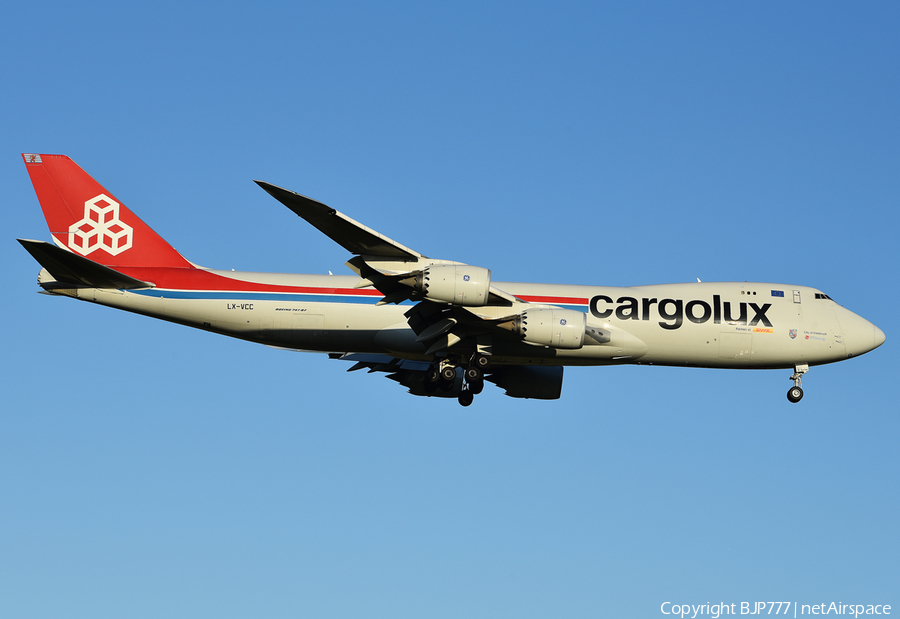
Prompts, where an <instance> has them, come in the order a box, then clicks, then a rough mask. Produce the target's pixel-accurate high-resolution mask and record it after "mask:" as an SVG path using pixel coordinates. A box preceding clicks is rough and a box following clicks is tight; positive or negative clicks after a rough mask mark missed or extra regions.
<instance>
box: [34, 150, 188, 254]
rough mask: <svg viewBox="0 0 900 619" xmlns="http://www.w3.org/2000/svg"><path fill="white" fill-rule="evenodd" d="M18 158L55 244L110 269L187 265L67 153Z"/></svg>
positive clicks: (171, 248)
mask: <svg viewBox="0 0 900 619" xmlns="http://www.w3.org/2000/svg"><path fill="white" fill-rule="evenodd" d="M22 157H23V158H24V159H25V167H26V168H28V174H29V175H30V176H31V183H32V184H33V185H34V191H35V193H36V194H37V197H38V200H39V201H40V203H41V208H42V209H43V211H44V218H45V219H46V220H47V225H48V226H49V227H50V234H52V235H53V240H54V241H55V242H56V244H57V245H59V246H61V247H65V248H67V249H70V250H72V251H73V252H75V253H77V254H80V255H82V256H85V257H86V258H89V259H91V260H93V261H95V262H99V263H100V264H103V265H106V266H110V267H129V266H133V267H146V266H153V267H191V266H192V265H191V263H190V262H188V261H187V260H185V259H184V257H183V256H182V255H181V254H179V253H178V252H177V251H176V250H175V248H173V247H172V246H171V245H169V244H168V243H167V242H166V241H165V240H164V239H163V238H162V237H161V236H159V235H158V234H156V232H154V231H153V230H152V229H151V228H150V226H148V225H147V224H145V223H144V222H143V221H141V220H140V218H138V216H137V215H135V214H134V213H132V212H131V211H130V210H128V207H126V206H125V205H124V204H122V203H121V202H120V201H119V200H118V199H117V198H116V197H115V196H113V194H112V193H110V192H109V191H107V190H106V189H104V188H103V186H101V185H100V183H98V182H97V181H95V180H94V179H93V178H91V177H90V175H88V174H87V172H85V171H84V170H82V169H81V168H80V167H78V164H76V163H75V162H74V161H72V160H71V159H69V158H68V157H66V156H64V155H31V154H23V155H22Z"/></svg>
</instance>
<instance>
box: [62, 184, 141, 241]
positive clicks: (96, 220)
mask: <svg viewBox="0 0 900 619" xmlns="http://www.w3.org/2000/svg"><path fill="white" fill-rule="evenodd" d="M132 237H133V230H132V228H131V226H129V225H128V224H126V223H123V222H122V221H121V220H120V219H119V203H118V202H116V201H115V200H113V199H112V198H110V197H109V196H107V195H106V194H104V193H101V194H100V195H98V196H95V197H93V198H91V199H90V200H88V201H87V202H85V203H84V218H83V219H81V220H79V221H76V222H75V223H74V224H72V225H71V226H69V243H68V245H69V248H71V249H72V250H73V251H75V252H78V253H79V254H81V255H82V256H87V255H88V254H90V253H92V252H94V251H96V250H98V249H103V250H105V251H106V252H107V253H109V254H110V255H111V256H116V255H118V254H121V253H122V252H123V251H125V250H127V249H130V248H131V241H132Z"/></svg>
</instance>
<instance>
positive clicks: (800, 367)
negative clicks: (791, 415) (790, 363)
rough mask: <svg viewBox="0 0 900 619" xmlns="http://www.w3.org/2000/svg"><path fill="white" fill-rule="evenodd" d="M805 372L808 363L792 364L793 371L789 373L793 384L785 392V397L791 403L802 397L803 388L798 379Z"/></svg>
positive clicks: (807, 368)
mask: <svg viewBox="0 0 900 619" xmlns="http://www.w3.org/2000/svg"><path fill="white" fill-rule="evenodd" d="M807 372H809V365H807V364H805V363H798V364H797V365H795V366H794V373H793V374H792V375H791V380H792V381H794V386H793V387H791V388H790V389H788V392H787V398H788V400H789V401H790V402H791V403H793V404H796V403H797V402H799V401H800V400H801V399H802V398H803V389H802V388H801V387H800V384H801V383H800V379H801V378H802V377H803V375H804V374H806V373H807Z"/></svg>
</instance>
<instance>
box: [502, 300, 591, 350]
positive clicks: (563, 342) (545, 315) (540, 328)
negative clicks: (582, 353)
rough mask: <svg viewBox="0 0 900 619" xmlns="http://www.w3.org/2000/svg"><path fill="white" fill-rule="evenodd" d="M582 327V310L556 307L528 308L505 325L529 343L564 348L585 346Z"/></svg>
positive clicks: (583, 323) (583, 324) (583, 317)
mask: <svg viewBox="0 0 900 619" xmlns="http://www.w3.org/2000/svg"><path fill="white" fill-rule="evenodd" d="M501 326H505V325H501ZM584 327H585V314H584V313H583V312H579V311H578V310H567V309H559V308H539V309H527V310H525V311H524V312H522V313H521V314H519V315H518V316H516V318H515V319H514V320H513V321H512V323H508V326H507V328H508V329H509V330H510V331H512V332H513V333H515V334H517V335H520V336H522V339H524V340H525V341H526V342H528V343H529V344H537V345H540V346H553V347H554V348H565V349H575V348H581V347H582V346H584Z"/></svg>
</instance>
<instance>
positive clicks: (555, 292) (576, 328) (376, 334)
mask: <svg viewBox="0 0 900 619" xmlns="http://www.w3.org/2000/svg"><path fill="white" fill-rule="evenodd" d="M23 157H24V159H25V165H26V167H27V169H28V173H29V175H30V176H31V181H32V183H33V184H34V189H35V192H36V193H37V197H38V200H39V201H40V203H41V208H42V209H43V211H44V216H45V218H46V219H47V224H48V226H49V227H50V232H51V236H52V237H53V241H54V243H55V245H54V244H50V243H45V242H42V241H29V240H21V239H20V240H19V242H20V243H21V244H22V245H23V246H24V247H25V249H27V250H28V251H29V252H30V253H31V255H32V256H34V258H35V259H36V260H37V261H38V262H39V263H40V264H41V266H43V267H44V268H43V269H42V270H41V272H40V275H39V276H38V284H39V285H40V286H41V288H43V289H44V291H46V292H47V293H50V294H54V295H64V296H69V297H73V298H76V299H81V300H85V301H90V302H93V303H99V304H101V305H108V306H110V307H115V308H118V309H123V310H127V311H130V312H135V313H138V314H144V315H146V316H151V317H153V318H161V319H163V320H168V321H171V322H176V323H180V324H183V325H187V326H190V327H196V328H198V329H204V330H207V331H212V332H215V333H221V334H223V335H229V336H232V337H237V338H240V339H244V340H249V341H252V342H258V343H261V344H267V345H271V346H275V347H282V348H291V349H297V350H304V351H319V352H327V353H329V355H330V356H331V357H332V358H337V359H345V360H349V361H354V362H356V363H355V365H354V366H353V367H351V368H350V370H356V369H363V368H366V369H369V371H370V372H371V371H380V372H387V373H388V374H389V377H390V378H392V379H393V380H395V381H397V382H399V383H401V384H402V385H404V386H405V387H407V388H408V389H409V392H410V393H412V394H415V395H430V396H444V397H457V398H459V402H460V404H462V405H463V406H468V405H469V404H471V403H472V400H473V398H474V396H475V395H476V394H478V393H480V392H481V390H482V389H483V387H484V380H485V379H487V380H489V381H491V382H494V383H496V384H497V385H499V386H500V387H502V388H504V389H505V390H506V395H509V396H512V397H519V398H540V399H556V398H558V397H559V396H560V392H561V390H562V378H563V366H566V365H612V364H637V365H668V366H689V367H705V368H734V369H777V368H789V369H792V370H793V374H792V375H791V377H790V378H791V380H793V383H794V386H793V387H791V389H790V390H789V391H788V394H787V397H788V400H790V401H791V402H798V401H799V400H800V398H802V397H803V390H802V389H801V384H800V378H801V376H802V375H803V374H804V373H805V372H806V371H807V370H808V369H809V366H811V365H817V364H824V363H832V362H835V361H842V360H844V359H849V358H850V357H854V356H857V355H861V354H863V353H866V352H868V351H870V350H873V349H874V348H877V347H878V346H880V345H881V344H882V343H884V333H882V331H881V329H879V328H878V327H876V326H875V325H873V324H872V323H870V322H868V321H867V320H865V319H863V318H861V317H860V316H857V315H856V314H854V313H853V312H851V311H849V310H847V309H844V308H843V307H841V306H840V305H838V304H837V303H835V302H834V301H832V300H831V299H830V298H829V297H828V296H827V295H825V294H823V293H822V292H820V291H819V290H816V289H814V288H808V287H805V286H794V285H788V284H765V283H749V282H743V283H739V282H734V283H731V282H726V283H721V282H716V283H700V282H699V281H698V283H688V284H668V285H658V286H636V287H631V288H612V287H603V286H561V285H553V284H519V283H512V282H494V281H492V280H491V272H490V271H489V270H488V269H485V268H483V267H474V266H469V265H467V264H462V263H460V262H452V261H448V260H434V259H431V258H427V257H425V256H423V255H422V254H420V253H419V252H417V251H415V250H413V249H410V248H408V247H405V246H404V245H401V244H400V243H397V242H395V241H393V240H391V239H389V238H387V237H385V236H382V235H381V234H379V233H377V232H375V231H374V230H371V229H369V228H367V227H366V226H364V225H362V224H360V223H358V222H356V221H354V220H353V219H350V218H349V217H347V216H346V215H344V214H343V213H339V212H338V211H336V210H334V209H332V208H329V207H328V206H325V205H324V204H322V203H320V202H316V201H315V200H312V199H310V198H307V197H304V196H301V195H299V194H297V193H294V192H292V191H288V190H286V189H281V188H280V187H276V186H275V185H270V184H269V183H264V182H262V181H256V182H257V183H258V184H259V186H260V187H262V188H263V189H265V190H266V191H267V192H269V194H271V195H272V196H273V197H275V198H276V199H277V200H279V201H280V202H281V203H282V204H284V205H285V206H287V207H288V208H289V209H291V210H292V211H294V212H295V213H296V214H297V215H299V216H300V217H302V218H303V219H305V220H306V221H308V222H309V223H310V224H312V225H313V226H315V227H316V228H318V229H319V230H320V231H321V232H324V233H325V234H326V235H328V236H329V237H330V238H331V239H332V240H334V241H335V242H336V243H338V244H339V245H340V246H341V247H343V248H344V249H346V250H347V251H349V252H350V253H351V254H354V256H353V257H352V258H351V259H350V260H349V262H347V266H348V267H350V269H351V270H352V271H353V272H355V273H356V275H354V276H334V275H286V274H271V273H243V272H237V273H236V272H234V271H220V270H214V269H207V268H203V267H199V266H197V265H195V264H194V263H192V262H189V261H188V260H186V259H185V258H184V257H182V255H181V254H179V253H178V252H177V251H176V250H175V249H174V248H172V246H171V245H169V244H168V243H167V242H166V241H164V240H163V239H162V237H160V236H159V235H158V234H156V233H155V232H154V231H153V230H152V229H150V227H149V226H147V224H145V223H144V222H143V221H141V220H140V219H138V217H137V216H136V215H134V214H133V213H132V212H131V211H130V210H129V209H128V208H127V207H125V205H124V204H122V203H121V201H119V200H118V199H117V198H116V197H114V196H113V194H112V193H111V192H109V191H108V190H106V189H105V188H103V187H102V186H101V185H100V184H99V183H97V182H96V181H95V180H94V179H93V178H91V177H90V176H89V175H88V174H87V173H86V172H84V171H83V170H82V169H81V168H80V167H78V165H76V164H75V163H74V162H73V161H72V160H71V159H69V158H68V157H65V156H61V155H37V154H25V155H23Z"/></svg>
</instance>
